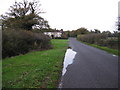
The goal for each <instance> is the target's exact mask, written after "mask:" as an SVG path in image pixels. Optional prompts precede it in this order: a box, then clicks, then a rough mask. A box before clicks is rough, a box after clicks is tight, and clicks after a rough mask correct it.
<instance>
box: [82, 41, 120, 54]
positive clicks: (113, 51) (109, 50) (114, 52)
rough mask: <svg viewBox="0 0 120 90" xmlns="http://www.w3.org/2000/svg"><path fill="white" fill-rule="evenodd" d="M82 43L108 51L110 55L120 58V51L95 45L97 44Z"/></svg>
mask: <svg viewBox="0 0 120 90" xmlns="http://www.w3.org/2000/svg"><path fill="white" fill-rule="evenodd" d="M80 42H82V41H80ZM82 43H84V44H87V45H90V46H93V47H96V48H99V49H101V50H104V51H107V52H108V53H112V54H115V55H118V56H120V51H119V50H116V49H111V48H108V47H103V46H99V45H95V44H90V43H86V42H82Z"/></svg>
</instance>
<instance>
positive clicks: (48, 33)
mask: <svg viewBox="0 0 120 90" xmlns="http://www.w3.org/2000/svg"><path fill="white" fill-rule="evenodd" d="M44 34H45V35H48V36H50V37H51V38H52V35H53V36H54V37H61V35H62V33H61V32H44Z"/></svg>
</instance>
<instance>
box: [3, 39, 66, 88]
mask: <svg viewBox="0 0 120 90" xmlns="http://www.w3.org/2000/svg"><path fill="white" fill-rule="evenodd" d="M67 42H68V40H59V39H54V40H52V44H53V45H54V48H53V49H50V50H46V51H34V52H30V53H27V54H25V55H20V56H15V57H11V58H6V59H4V60H3V62H2V75H3V76H2V79H3V81H2V86H3V88H56V87H57V85H58V82H59V79H60V74H61V71H62V64H63V60H64V55H65V51H66V49H67V46H68V44H67Z"/></svg>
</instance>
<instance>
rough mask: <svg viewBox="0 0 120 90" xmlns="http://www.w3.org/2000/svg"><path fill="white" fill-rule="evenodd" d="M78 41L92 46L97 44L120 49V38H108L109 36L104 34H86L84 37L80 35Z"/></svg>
mask: <svg viewBox="0 0 120 90" xmlns="http://www.w3.org/2000/svg"><path fill="white" fill-rule="evenodd" d="M77 39H78V40H80V41H83V42H87V43H90V44H96V45H100V46H106V47H109V48H113V49H118V38H116V37H108V36H107V34H102V33H100V34H95V33H91V34H84V35H78V36H77Z"/></svg>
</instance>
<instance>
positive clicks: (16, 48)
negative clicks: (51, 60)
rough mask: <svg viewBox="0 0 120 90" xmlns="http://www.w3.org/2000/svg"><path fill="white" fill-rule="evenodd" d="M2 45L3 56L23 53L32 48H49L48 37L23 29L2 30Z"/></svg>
mask: <svg viewBox="0 0 120 90" xmlns="http://www.w3.org/2000/svg"><path fill="white" fill-rule="evenodd" d="M2 45H3V48H2V57H3V58H5V57H11V56H15V55H19V54H25V53H27V52H29V51H30V50H33V49H39V50H42V49H48V48H51V44H50V38H49V37H47V36H45V35H44V34H42V33H33V32H31V31H25V30H18V31H17V30H4V31H3V41H2Z"/></svg>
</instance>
